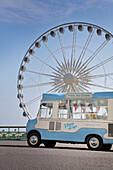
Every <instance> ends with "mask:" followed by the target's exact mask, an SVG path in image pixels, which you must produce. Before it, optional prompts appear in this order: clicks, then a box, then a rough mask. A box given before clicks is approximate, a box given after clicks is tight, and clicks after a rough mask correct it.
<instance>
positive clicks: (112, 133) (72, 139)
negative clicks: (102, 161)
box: [26, 92, 113, 151]
mask: <svg viewBox="0 0 113 170" xmlns="http://www.w3.org/2000/svg"><path fill="white" fill-rule="evenodd" d="M26 134H27V142H28V144H29V146H30V147H38V146H39V145H40V144H41V143H43V144H44V145H45V147H54V146H55V144H56V142H62V143H72V144H87V146H88V148H89V149H92V150H106V151H107V150H110V149H111V147H112V144H113V92H95V93H90V92H87V93H84V92H82V93H62V94H61V93H57V94H49V93H47V94H43V97H42V100H41V102H40V109H39V112H38V114H37V117H36V118H35V119H32V120H28V122H27V126H26Z"/></svg>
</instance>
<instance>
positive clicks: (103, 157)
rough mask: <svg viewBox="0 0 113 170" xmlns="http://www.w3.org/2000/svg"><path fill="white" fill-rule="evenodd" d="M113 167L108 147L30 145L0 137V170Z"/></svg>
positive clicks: (101, 169) (98, 169)
mask: <svg viewBox="0 0 113 170" xmlns="http://www.w3.org/2000/svg"><path fill="white" fill-rule="evenodd" d="M24 169H25V170H34V169H36V170H64V169H66V170H112V169H113V147H112V149H111V150H110V151H107V152H105V151H91V150H88V148H87V146H86V145H77V144H59V143H57V145H56V146H55V148H51V149H50V148H45V147H44V145H43V144H42V145H41V146H40V147H39V148H30V147H29V146H28V145H27V142H26V141H0V170H24Z"/></svg>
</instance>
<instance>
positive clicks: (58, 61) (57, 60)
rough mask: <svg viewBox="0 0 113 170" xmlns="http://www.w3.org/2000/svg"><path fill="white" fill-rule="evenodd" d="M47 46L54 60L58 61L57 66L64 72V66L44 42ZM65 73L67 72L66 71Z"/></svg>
mask: <svg viewBox="0 0 113 170" xmlns="http://www.w3.org/2000/svg"><path fill="white" fill-rule="evenodd" d="M44 44H45V46H46V47H47V49H48V50H49V52H50V53H51V54H52V56H53V58H54V59H55V60H56V62H57V64H58V65H59V66H60V67H61V69H62V70H63V71H64V69H63V67H62V65H61V64H60V62H59V61H58V60H57V58H56V56H55V55H54V53H53V52H52V51H51V50H50V48H49V47H48V45H47V44H46V43H45V42H44ZM64 73H65V71H64Z"/></svg>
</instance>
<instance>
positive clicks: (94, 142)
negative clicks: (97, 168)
mask: <svg viewBox="0 0 113 170" xmlns="http://www.w3.org/2000/svg"><path fill="white" fill-rule="evenodd" d="M102 145H103V143H102V138H101V137H100V136H93V135H92V136H89V137H88V138H87V146H88V148H89V149H90V150H101V148H102Z"/></svg>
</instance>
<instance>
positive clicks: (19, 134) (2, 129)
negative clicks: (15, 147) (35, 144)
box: [0, 126, 27, 140]
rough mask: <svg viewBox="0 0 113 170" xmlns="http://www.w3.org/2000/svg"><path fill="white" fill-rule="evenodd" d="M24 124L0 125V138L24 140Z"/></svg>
mask: <svg viewBox="0 0 113 170" xmlns="http://www.w3.org/2000/svg"><path fill="white" fill-rule="evenodd" d="M25 132H26V126H0V140H26V139H27V138H26V133H25Z"/></svg>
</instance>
